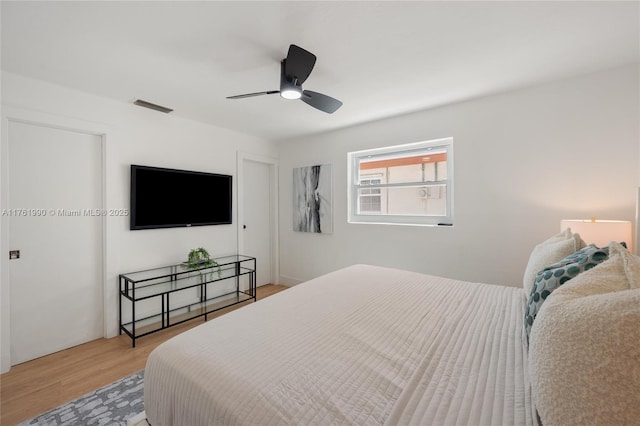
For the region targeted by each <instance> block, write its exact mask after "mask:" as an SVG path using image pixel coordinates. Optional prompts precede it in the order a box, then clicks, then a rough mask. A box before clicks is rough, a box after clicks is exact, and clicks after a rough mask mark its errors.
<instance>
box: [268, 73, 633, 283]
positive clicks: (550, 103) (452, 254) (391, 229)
mask: <svg viewBox="0 0 640 426" xmlns="http://www.w3.org/2000/svg"><path fill="white" fill-rule="evenodd" d="M638 76H639V69H638V66H627V67H622V68H618V69H614V70H610V71H606V72H601V73H597V74H593V75H588V76H583V77H579V78H573V79H570V80H565V81H559V82H554V83H550V84H546V85H543V86H538V87H532V88H528V89H525V90H520V91H513V92H508V93H504V94H501V95H496V96H491V97H486V98H481V99H477V100H473V101H469V102H465V103H460V104H455V105H451V106H447V107H443V108H438V109H433V110H428V111H422V112H418V113H414V114H410V115H405V116H400V117H395V118H390V119H386V120H382V121H377V122H372V123H368V124H364V125H361V126H356V127H352V128H348V129H343V130H340V131H336V132H333V133H330V134H324V135H317V136H314V137H308V138H303V139H296V140H288V141H282V142H281V143H280V145H279V151H280V218H281V219H280V259H281V262H280V274H281V282H283V283H287V284H295V283H297V282H300V281H302V280H306V279H310V278H313V277H315V276H318V275H321V274H323V273H326V272H329V271H331V270H334V269H337V268H340V267H344V266H347V265H350V264H354V263H371V264H378V265H383V266H392V267H399V268H404V269H409V270H415V271H420V272H424V273H430V274H435V275H443V276H447V277H452V278H457V279H463V280H471V281H481V282H490V283H497V284H503V285H512V286H520V285H522V284H521V282H522V273H523V271H524V268H525V265H526V262H527V260H528V257H529V254H530V252H531V250H532V249H533V247H534V246H535V244H537V243H538V242H540V241H541V240H543V239H546V238H547V237H548V236H550V235H552V234H555V233H557V232H559V230H560V220H561V219H563V218H590V217H592V216H596V217H598V218H602V219H622V220H634V211H635V197H636V195H635V194H636V186H637V185H638V176H639V169H640V167H639V164H640V161H639V158H640V157H639V154H640V152H639V151H640V147H639V144H638V140H639V138H640V134H639V132H640V131H639V128H640V122H639V116H640V110H639V105H638V97H639V83H638V80H639V77H638ZM425 78H427V77H425ZM345 107H348V104H347V102H345ZM337 113H338V114H339V113H340V112H339V111H338V112H337ZM449 136H452V137H453V138H454V157H455V160H454V161H455V163H454V176H455V194H454V214H455V218H454V223H455V226H454V227H452V228H447V227H440V228H438V227H409V226H380V225H363V224H347V220H346V218H347V183H346V179H347V174H346V171H347V158H346V156H347V152H349V151H355V150H361V149H366V148H375V147H381V146H387V145H396V144H401V143H409V142H416V141H422V140H430V139H437V138H444V137H449ZM326 163H331V164H333V170H334V188H333V190H334V192H333V194H334V199H333V204H334V208H333V212H334V233H333V234H332V235H316V234H305V233H296V232H293V231H292V226H291V169H292V168H293V167H300V166H308V165H313V164H326Z"/></svg>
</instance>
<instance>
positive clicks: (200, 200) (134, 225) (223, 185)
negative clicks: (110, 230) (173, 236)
mask: <svg viewBox="0 0 640 426" xmlns="http://www.w3.org/2000/svg"><path fill="white" fill-rule="evenodd" d="M231 183H232V177H231V176H228V175H219V174H214V173H204V172H195V171H187V170H175V169H164V168H160V167H149V166H138V165H135V164H132V165H131V211H130V213H131V227H130V229H132V230H133V229H153V228H175V227H182V226H203V225H223V224H230V223H231V206H232V198H231V197H232V195H231V188H232V185H231Z"/></svg>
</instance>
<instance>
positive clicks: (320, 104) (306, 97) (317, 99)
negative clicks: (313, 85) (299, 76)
mask: <svg viewBox="0 0 640 426" xmlns="http://www.w3.org/2000/svg"><path fill="white" fill-rule="evenodd" d="M300 100H301V101H302V102H304V103H306V104H307V105H311V106H312V107H314V108H316V109H319V110H320V111H324V112H326V113H327V114H333V113H334V112H336V111H337V110H338V108H340V107H341V106H342V102H340V101H339V100H337V99H334V98H332V97H331V96H327V95H323V94H322V93H318V92H312V91H311V90H304V91H303V92H302V97H301V98H300Z"/></svg>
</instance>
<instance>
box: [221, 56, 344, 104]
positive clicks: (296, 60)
mask: <svg viewBox="0 0 640 426" xmlns="http://www.w3.org/2000/svg"><path fill="white" fill-rule="evenodd" d="M315 63H316V55H314V54H313V53H311V52H308V51H306V50H304V49H303V48H301V47H298V46H296V45H295V44H292V45H291V46H289V53H287V57H286V58H285V59H283V60H282V62H281V63H280V90H269V91H266V92H255V93H247V94H244V95H235V96H228V97H227V99H242V98H250V97H253V96H262V95H273V94H276V93H279V94H280V96H282V97H283V98H285V99H300V100H301V101H302V102H304V103H306V104H307V105H311V106H312V107H314V108H316V109H319V110H320V111H324V112H326V113H328V114H333V113H334V112H336V110H337V109H338V108H340V107H341V106H342V102H340V101H339V100H337V99H334V98H332V97H331V96H327V95H323V94H322V93H318V92H312V91H311V90H303V89H302V83H304V81H305V80H306V79H307V77H309V74H311V70H313V66H314V65H315Z"/></svg>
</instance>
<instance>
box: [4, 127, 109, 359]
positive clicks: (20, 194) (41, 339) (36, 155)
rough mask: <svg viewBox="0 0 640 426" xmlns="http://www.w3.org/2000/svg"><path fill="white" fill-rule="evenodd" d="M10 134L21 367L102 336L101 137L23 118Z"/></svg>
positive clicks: (15, 322) (16, 351) (13, 297)
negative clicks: (33, 360) (31, 122)
mask: <svg viewBox="0 0 640 426" xmlns="http://www.w3.org/2000/svg"><path fill="white" fill-rule="evenodd" d="M8 136H9V138H8V139H9V210H8V212H4V213H7V214H9V215H10V217H9V244H10V250H19V251H20V258H19V259H13V260H10V261H9V279H10V291H11V293H10V304H11V364H12V365H15V364H18V363H21V362H24V361H28V360H30V359H34V358H37V357H40V356H42V355H46V354H50V353H53V352H56V351H59V350H62V349H66V348H68V347H71V346H75V345H78V344H80V343H84V342H87V341H90V340H94V339H97V338H100V337H102V336H103V316H104V312H103V311H104V309H103V283H102V216H100V214H101V212H100V211H99V210H98V211H97V210H96V209H101V208H102V160H101V158H102V147H101V138H100V136H96V135H89V134H86V133H79V132H73V131H68V130H61V129H54V128H51V127H45V126H39V125H35V124H27V123H20V122H10V123H9V133H8ZM114 285H115V284H114Z"/></svg>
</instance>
